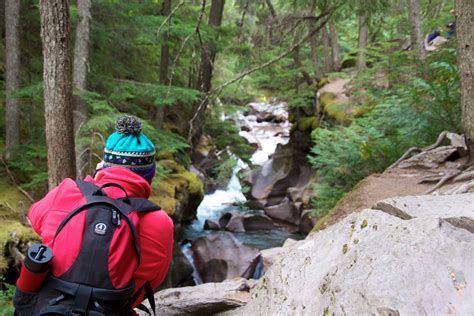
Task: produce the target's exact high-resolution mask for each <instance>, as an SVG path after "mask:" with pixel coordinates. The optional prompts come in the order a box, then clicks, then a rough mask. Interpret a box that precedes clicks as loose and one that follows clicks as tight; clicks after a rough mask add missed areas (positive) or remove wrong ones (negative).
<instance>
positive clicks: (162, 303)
mask: <svg viewBox="0 0 474 316" xmlns="http://www.w3.org/2000/svg"><path fill="white" fill-rule="evenodd" d="M254 286H255V280H246V279H243V278H238V279H233V280H227V281H224V282H221V283H206V284H201V285H197V286H192V287H181V288H176V289H167V290H163V291H160V292H157V293H156V294H155V304H156V315H214V314H216V313H219V312H224V311H227V310H229V309H233V308H236V307H239V306H242V305H244V304H245V303H246V302H248V301H249V300H250V293H249V291H250V289H251V288H253V287H254ZM144 304H145V306H147V307H149V306H150V305H149V304H148V301H146V302H144ZM137 312H138V314H139V315H148V314H147V313H145V312H142V311H137Z"/></svg>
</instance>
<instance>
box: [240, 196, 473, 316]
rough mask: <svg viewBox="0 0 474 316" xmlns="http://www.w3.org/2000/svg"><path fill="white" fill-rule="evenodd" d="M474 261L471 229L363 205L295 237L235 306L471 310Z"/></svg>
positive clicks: (281, 310) (304, 311) (281, 311)
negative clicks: (245, 299)
mask: <svg viewBox="0 0 474 316" xmlns="http://www.w3.org/2000/svg"><path fill="white" fill-rule="evenodd" d="M430 198H431V197H430ZM456 198H457V196H451V199H452V200H453V201H454V200H456ZM473 202H474V201H473V200H471V201H470V203H469V204H468V205H470V204H472V203H473ZM420 203H423V201H422V200H421V199H420ZM459 212H462V211H459ZM455 214H456V213H455ZM453 218H455V219H459V217H455V216H454V217H453ZM473 262H474V234H473V233H471V232H469V231H467V230H465V229H460V228H458V227H456V226H453V225H451V224H450V223H449V222H447V221H440V220H439V218H438V217H437V216H436V217H432V216H420V217H417V218H412V219H411V220H403V219H400V218H399V217H396V216H392V215H390V214H387V213H385V212H382V211H379V210H364V211H362V212H361V213H353V214H351V215H350V216H348V217H346V218H345V219H344V220H343V221H341V222H340V223H338V224H335V225H333V226H331V227H329V228H327V229H326V230H323V231H320V232H318V233H316V234H314V235H312V239H308V240H305V241H300V242H298V243H297V244H296V245H293V246H292V247H291V249H290V251H289V252H288V253H287V254H286V255H284V257H283V258H282V259H281V260H279V261H277V262H275V263H274V264H273V266H272V267H271V268H270V269H269V271H268V272H267V273H266V275H265V276H264V277H263V278H262V279H261V280H260V281H259V283H258V284H257V286H256V287H255V288H254V289H253V290H252V291H251V294H252V298H251V301H250V302H249V303H248V304H247V305H246V306H244V307H242V308H239V309H237V310H235V311H232V314H233V315H332V314H333V313H334V314H335V315H390V314H393V315H397V314H398V315H441V314H456V315H472V314H474V304H473V303H472V302H473V298H474V286H473V284H474V269H473Z"/></svg>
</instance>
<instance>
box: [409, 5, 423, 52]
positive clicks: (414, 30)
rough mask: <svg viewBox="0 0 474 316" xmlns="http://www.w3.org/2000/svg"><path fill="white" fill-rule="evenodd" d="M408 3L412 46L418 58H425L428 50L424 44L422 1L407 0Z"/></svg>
mask: <svg viewBox="0 0 474 316" xmlns="http://www.w3.org/2000/svg"><path fill="white" fill-rule="evenodd" d="M407 3H408V20H409V22H410V38H411V47H412V49H413V50H414V51H415V52H416V54H417V56H418V59H420V60H424V59H425V58H426V51H425V47H424V45H423V34H422V32H421V15H420V1H419V0H407Z"/></svg>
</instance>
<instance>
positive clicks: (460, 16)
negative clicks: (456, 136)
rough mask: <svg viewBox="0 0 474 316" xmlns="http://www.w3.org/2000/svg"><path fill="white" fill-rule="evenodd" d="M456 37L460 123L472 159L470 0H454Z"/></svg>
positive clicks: (473, 12) (473, 26)
mask: <svg viewBox="0 0 474 316" xmlns="http://www.w3.org/2000/svg"><path fill="white" fill-rule="evenodd" d="M456 15H457V18H456V37H457V51H458V66H459V76H460V79H461V80H460V81H461V108H462V114H463V115H462V124H463V129H464V133H465V135H466V138H467V141H468V145H469V151H470V158H471V161H474V69H473V68H474V7H473V1H472V0H456Z"/></svg>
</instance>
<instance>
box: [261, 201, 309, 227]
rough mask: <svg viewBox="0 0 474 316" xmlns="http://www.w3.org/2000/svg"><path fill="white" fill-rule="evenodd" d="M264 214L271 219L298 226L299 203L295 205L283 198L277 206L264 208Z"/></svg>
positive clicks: (299, 218)
mask: <svg viewBox="0 0 474 316" xmlns="http://www.w3.org/2000/svg"><path fill="white" fill-rule="evenodd" d="M298 206H300V207H298ZM265 214H266V215H268V216H269V217H271V218H275V219H278V220H281V221H284V222H287V223H289V224H293V225H296V226H298V225H299V224H300V220H301V203H299V204H295V203H292V202H291V201H290V200H289V199H288V198H285V199H284V200H283V201H282V202H281V203H280V204H278V205H273V206H267V207H265Z"/></svg>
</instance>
